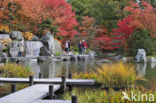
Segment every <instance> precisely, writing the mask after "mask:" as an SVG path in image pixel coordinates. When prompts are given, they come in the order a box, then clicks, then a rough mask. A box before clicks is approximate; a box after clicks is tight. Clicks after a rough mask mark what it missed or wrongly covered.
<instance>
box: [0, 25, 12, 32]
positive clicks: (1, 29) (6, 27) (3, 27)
mask: <svg viewBox="0 0 156 103" xmlns="http://www.w3.org/2000/svg"><path fill="white" fill-rule="evenodd" d="M0 31H1V32H2V31H5V32H9V31H10V30H9V27H8V26H4V25H0Z"/></svg>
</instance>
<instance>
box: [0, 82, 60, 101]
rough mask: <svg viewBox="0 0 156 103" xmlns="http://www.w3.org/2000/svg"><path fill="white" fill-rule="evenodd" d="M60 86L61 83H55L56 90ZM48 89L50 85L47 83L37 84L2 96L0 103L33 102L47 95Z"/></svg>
mask: <svg viewBox="0 0 156 103" xmlns="http://www.w3.org/2000/svg"><path fill="white" fill-rule="evenodd" d="M59 88H60V85H54V91H57V90H58V89H59ZM48 89H49V85H47V84H36V85H33V86H30V87H27V88H25V89H22V90H20V91H17V92H15V93H12V94H9V95H7V96H5V97H2V98H0V103H32V102H34V101H35V100H38V99H42V98H44V97H46V96H47V93H48V91H49V90H48Z"/></svg>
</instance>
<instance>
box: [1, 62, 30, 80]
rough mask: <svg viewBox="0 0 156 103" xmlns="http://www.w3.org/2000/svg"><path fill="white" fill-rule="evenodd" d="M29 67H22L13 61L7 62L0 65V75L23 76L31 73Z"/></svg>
mask: <svg viewBox="0 0 156 103" xmlns="http://www.w3.org/2000/svg"><path fill="white" fill-rule="evenodd" d="M32 74H33V72H31V68H29V67H24V66H21V65H18V64H14V63H8V64H5V65H2V66H0V77H21V78H22V77H23V78H26V77H28V76H30V75H32Z"/></svg>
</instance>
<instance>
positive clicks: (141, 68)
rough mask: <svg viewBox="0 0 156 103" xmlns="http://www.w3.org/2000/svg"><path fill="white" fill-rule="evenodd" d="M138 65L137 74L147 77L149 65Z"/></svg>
mask: <svg viewBox="0 0 156 103" xmlns="http://www.w3.org/2000/svg"><path fill="white" fill-rule="evenodd" d="M136 65H137V74H138V75H142V76H145V74H146V67H147V64H146V63H137V64H136Z"/></svg>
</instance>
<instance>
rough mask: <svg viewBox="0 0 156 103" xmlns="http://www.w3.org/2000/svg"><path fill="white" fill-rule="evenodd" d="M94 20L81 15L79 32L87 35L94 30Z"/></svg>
mask: <svg viewBox="0 0 156 103" xmlns="http://www.w3.org/2000/svg"><path fill="white" fill-rule="evenodd" d="M94 22H95V20H94V18H90V17H88V16H86V17H83V21H82V23H81V25H80V26H79V32H80V35H81V36H87V35H89V34H90V32H92V31H94V30H95V28H94V27H93V24H94Z"/></svg>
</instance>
